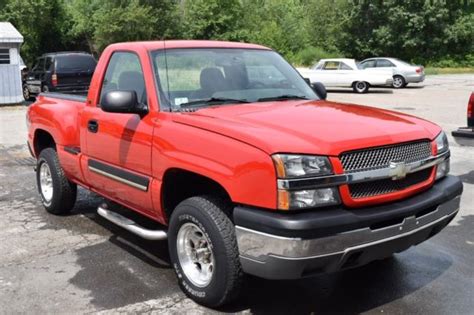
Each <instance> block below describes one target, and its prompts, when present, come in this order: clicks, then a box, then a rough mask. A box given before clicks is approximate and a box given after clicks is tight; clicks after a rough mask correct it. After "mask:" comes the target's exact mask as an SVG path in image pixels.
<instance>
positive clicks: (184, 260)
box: [176, 223, 215, 288]
mask: <svg viewBox="0 0 474 315" xmlns="http://www.w3.org/2000/svg"><path fill="white" fill-rule="evenodd" d="M176 242H177V244H176V245H177V246H176V247H177V252H178V259H179V263H180V265H181V268H182V270H183V272H184V274H185V275H186V277H187V278H188V279H189V281H191V282H192V283H193V284H194V285H195V286H197V287H201V288H202V287H205V286H207V285H208V284H209V283H210V282H211V280H212V275H213V273H214V266H215V261H214V254H213V252H212V244H211V242H210V240H209V239H208V237H207V236H206V235H205V234H204V232H203V231H202V230H201V229H200V228H199V227H198V226H197V225H196V224H194V223H185V224H183V226H181V228H180V229H179V232H178V237H177V239H176Z"/></svg>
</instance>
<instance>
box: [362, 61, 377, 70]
mask: <svg viewBox="0 0 474 315" xmlns="http://www.w3.org/2000/svg"><path fill="white" fill-rule="evenodd" d="M360 67H361V69H367V68H375V60H367V61H364V62H361V64H360Z"/></svg>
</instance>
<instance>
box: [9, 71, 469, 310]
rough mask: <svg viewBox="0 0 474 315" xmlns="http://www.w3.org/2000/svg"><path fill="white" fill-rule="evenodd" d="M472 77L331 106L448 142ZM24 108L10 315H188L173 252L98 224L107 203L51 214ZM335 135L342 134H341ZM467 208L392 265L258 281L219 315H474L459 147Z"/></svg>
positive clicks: (375, 92)
mask: <svg viewBox="0 0 474 315" xmlns="http://www.w3.org/2000/svg"><path fill="white" fill-rule="evenodd" d="M472 91H474V75H472V74H471V75H443V76H428V77H427V79H426V81H425V82H424V83H423V84H418V85H416V84H413V85H409V86H408V87H407V88H406V89H401V90H394V89H372V90H371V93H368V94H355V93H353V92H352V90H331V91H329V94H328V99H329V100H332V101H339V102H347V103H356V104H365V105H370V106H377V107H382V108H386V109H390V110H397V111H401V112H405V113H408V114H411V115H416V116H420V117H422V118H426V119H428V120H431V121H434V122H436V123H438V124H439V125H440V126H442V127H443V129H444V130H445V131H447V133H448V134H449V135H450V133H451V131H452V130H455V129H457V127H459V126H463V125H465V124H466V106H467V101H468V99H469V95H470V93H471V92H472ZM26 108H27V107H26V106H15V107H2V108H0V213H1V216H0V253H1V255H0V313H5V314H11V313H25V312H26V313H68V314H70V313H84V312H96V311H104V312H106V313H108V312H110V313H115V312H124V313H129V312H156V313H160V314H161V313H165V314H166V313H176V314H181V313H184V312H189V313H193V314H194V313H197V314H201V313H202V314H208V313H210V312H212V311H211V310H209V309H206V308H203V307H201V306H198V305H196V304H195V303H194V302H192V301H191V300H189V299H187V298H186V297H185V296H184V294H183V293H181V290H180V289H179V287H178V285H177V282H176V279H175V276H174V273H173V270H172V269H171V267H170V266H169V258H168V254H167V245H166V242H150V241H144V240H142V239H140V238H138V237H136V236H134V235H132V234H130V233H128V232H125V231H124V230H121V229H120V228H118V227H115V226H113V225H112V224H110V223H108V222H107V221H105V220H104V219H102V218H100V217H98V216H97V215H96V214H95V210H96V208H97V206H98V205H100V204H101V203H102V202H103V199H102V198H100V197H98V196H96V195H94V194H92V193H89V192H86V191H85V190H83V189H81V190H80V192H79V198H78V202H77V203H76V207H75V209H74V211H73V213H72V214H71V215H68V216H62V217H57V216H52V215H48V214H46V212H45V210H44V209H43V207H42V206H41V202H40V200H39V196H38V194H37V191H36V184H35V175H34V171H33V165H34V160H33V159H32V158H30V156H29V153H28V151H27V148H26V145H25V142H26V126H25V111H26ZM334 132H337V130H334ZM450 144H451V173H452V174H454V175H458V176H460V177H461V179H462V181H463V182H464V194H463V199H462V202H461V210H460V213H459V214H458V216H457V217H456V218H455V220H453V221H452V222H451V223H450V225H449V226H448V227H447V228H446V229H445V230H444V231H442V232H441V233H440V234H438V235H436V236H435V237H433V238H432V239H430V240H429V241H427V242H425V243H423V244H421V245H419V246H417V247H413V248H411V249H409V250H408V251H406V252H403V253H401V254H397V255H395V257H394V258H393V259H389V260H385V261H379V262H374V263H372V264H370V265H367V266H364V267H361V268H358V269H354V270H348V271H344V272H340V273H336V274H330V275H321V276H317V277H315V278H310V279H304V280H299V281H265V280H261V279H257V278H249V279H248V281H247V284H246V287H245V289H244V293H243V295H242V297H241V298H240V300H238V301H237V302H235V303H234V304H232V305H230V306H227V307H226V308H224V309H220V310H218V311H219V312H250V313H311V312H313V313H326V312H342V313H362V312H364V313H365V312H366V313H373V314H378V313H382V312H383V313H389V314H403V313H410V314H412V313H420V314H446V313H452V314H472V313H473V312H474V299H473V297H474V147H461V146H459V145H457V144H456V143H455V142H454V141H453V139H452V138H451V137H450Z"/></svg>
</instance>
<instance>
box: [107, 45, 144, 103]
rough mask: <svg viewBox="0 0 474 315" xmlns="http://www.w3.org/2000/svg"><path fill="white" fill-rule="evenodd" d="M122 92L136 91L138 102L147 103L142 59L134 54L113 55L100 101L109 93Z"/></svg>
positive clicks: (118, 53)
mask: <svg viewBox="0 0 474 315" xmlns="http://www.w3.org/2000/svg"><path fill="white" fill-rule="evenodd" d="M120 90H121V91H135V92H136V93H137V98H138V100H139V101H140V102H141V103H143V104H146V103H147V95H146V89H145V78H144V76H143V70H142V67H141V64H140V59H139V58H138V56H137V55H136V54H134V53H130V52H116V53H114V54H113V55H112V58H110V61H109V65H108V66H107V71H106V72H105V77H104V81H103V82H102V89H101V94H100V99H101V100H102V97H103V96H104V94H105V93H107V92H109V91H120Z"/></svg>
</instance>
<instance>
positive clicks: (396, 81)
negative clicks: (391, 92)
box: [393, 76, 405, 89]
mask: <svg viewBox="0 0 474 315" xmlns="http://www.w3.org/2000/svg"><path fill="white" fill-rule="evenodd" d="M404 84H405V81H404V80H403V78H402V77H400V76H395V77H393V87H394V88H396V89H399V88H401V87H403V85H404Z"/></svg>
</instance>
